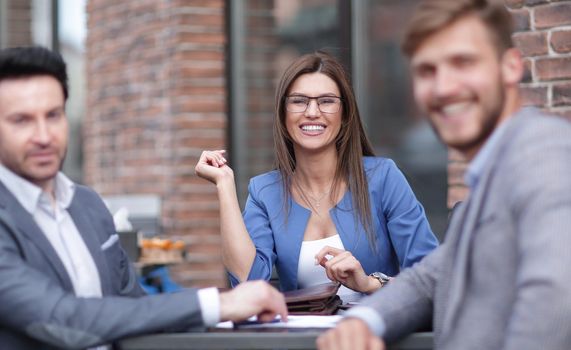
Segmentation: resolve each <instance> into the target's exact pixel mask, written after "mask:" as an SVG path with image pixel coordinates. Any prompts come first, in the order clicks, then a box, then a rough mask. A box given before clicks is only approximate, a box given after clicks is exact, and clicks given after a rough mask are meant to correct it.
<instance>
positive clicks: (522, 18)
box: [510, 8, 530, 32]
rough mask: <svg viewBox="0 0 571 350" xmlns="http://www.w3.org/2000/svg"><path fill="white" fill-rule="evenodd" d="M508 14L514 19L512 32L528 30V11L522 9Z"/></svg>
mask: <svg viewBox="0 0 571 350" xmlns="http://www.w3.org/2000/svg"><path fill="white" fill-rule="evenodd" d="M510 12H511V14H512V17H513V19H514V30H515V31H516V32H523V31H526V30H529V28H530V18H529V10H527V9H525V8H524V9H519V10H511V11H510Z"/></svg>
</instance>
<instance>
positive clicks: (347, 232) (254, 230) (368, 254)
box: [230, 157, 438, 291]
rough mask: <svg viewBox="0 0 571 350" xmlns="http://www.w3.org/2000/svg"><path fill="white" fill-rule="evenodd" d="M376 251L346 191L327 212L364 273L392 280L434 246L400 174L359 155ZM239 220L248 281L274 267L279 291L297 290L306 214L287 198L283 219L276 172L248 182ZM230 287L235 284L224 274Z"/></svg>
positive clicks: (389, 162)
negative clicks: (246, 245) (248, 247)
mask: <svg viewBox="0 0 571 350" xmlns="http://www.w3.org/2000/svg"><path fill="white" fill-rule="evenodd" d="M363 164H364V168H365V174H366V176H367V181H368V187H369V198H370V201H371V210H372V213H373V215H372V220H373V228H374V232H375V233H376V237H377V249H376V250H373V248H372V247H371V245H370V244H369V241H368V239H367V236H366V233H365V230H364V228H363V226H362V225H361V223H360V221H359V220H357V221H356V220H355V218H354V216H353V213H354V209H353V202H352V197H351V193H350V192H349V191H347V192H346V193H345V195H344V196H343V198H342V199H341V201H340V202H339V203H338V205H337V206H335V207H333V208H332V209H331V210H330V212H329V214H330V215H331V219H332V220H333V222H334V224H335V226H336V228H337V232H338V233H339V236H340V237H341V241H342V242H343V245H344V247H345V249H346V250H348V251H350V252H351V253H352V254H353V255H354V256H355V258H357V260H359V262H360V263H361V265H362V266H363V269H364V270H365V272H366V273H367V274H369V273H372V272H375V271H381V272H384V273H386V274H388V275H391V276H394V275H396V274H398V272H399V270H400V269H401V268H404V267H409V266H411V265H413V264H414V263H416V262H417V261H419V260H420V259H422V258H423V257H424V256H425V255H426V254H428V253H429V252H430V251H432V250H433V249H434V248H436V247H437V246H438V240H437V239H436V237H435V236H434V234H433V233H432V231H431V229H430V225H429V223H428V221H427V219H426V216H425V213H424V209H423V207H422V205H421V204H420V203H419V202H418V200H417V199H416V197H415V196H414V193H413V192H412V189H411V188H410V186H409V184H408V182H407V181H406V179H405V177H404V175H403V174H402V173H401V172H400V170H399V169H398V168H397V166H396V165H395V163H394V162H393V161H392V160H390V159H386V158H378V157H364V158H363ZM248 190H249V196H248V199H247V201H246V206H245V209H244V213H243V216H244V222H245V224H246V228H247V230H248V233H249V234H250V236H251V237H252V240H253V242H254V245H255V246H256V257H255V259H254V263H253V265H252V269H251V270H250V274H249V275H248V280H254V279H265V280H269V279H270V277H271V274H272V269H273V265H274V264H275V265H276V268H277V271H278V274H279V277H280V288H281V290H282V291H288V290H293V289H297V268H298V262H299V252H300V250H301V243H302V241H303V235H304V233H305V227H306V226H307V222H308V220H309V217H310V216H311V211H310V210H308V209H307V208H305V207H303V206H301V205H299V204H298V203H296V202H295V201H294V200H293V199H290V202H289V213H288V217H287V220H286V217H285V211H284V208H283V198H284V193H283V187H282V182H281V175H280V173H279V172H278V171H277V170H274V171H270V172H268V173H265V174H262V175H259V176H256V177H254V178H252V179H251V180H250V185H249V188H248ZM230 281H231V283H232V285H233V286H235V285H236V284H238V283H239V280H238V279H237V278H236V277H235V276H233V275H232V274H230Z"/></svg>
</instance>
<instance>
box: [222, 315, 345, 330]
mask: <svg viewBox="0 0 571 350" xmlns="http://www.w3.org/2000/svg"><path fill="white" fill-rule="evenodd" d="M342 318H343V316H340V315H329V316H312V315H303V316H297V315H290V316H288V318H287V322H281V321H280V318H279V317H277V318H276V319H275V320H273V321H271V322H266V323H258V322H256V317H250V318H249V319H248V323H239V324H238V328H241V329H243V328H333V327H335V325H336V324H337V322H339V321H341V319H342ZM216 328H226V329H232V328H234V323H233V322H232V321H226V322H220V323H218V324H217V325H216Z"/></svg>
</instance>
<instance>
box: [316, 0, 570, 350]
mask: <svg viewBox="0 0 571 350" xmlns="http://www.w3.org/2000/svg"><path fill="white" fill-rule="evenodd" d="M403 49H404V52H405V53H406V54H407V55H408V57H410V60H411V70H412V77H413V86H414V93H415V99H416V101H417V103H418V105H419V106H420V108H421V109H422V110H423V111H424V113H425V114H426V115H427V116H428V119H429V121H430V123H431V124H432V126H433V128H434V130H435V132H436V133H437V134H438V136H439V137H440V139H441V140H442V141H443V142H444V143H446V144H447V145H448V146H449V147H450V148H453V149H455V150H457V151H459V152H460V153H462V154H463V155H464V156H465V157H466V158H467V159H468V160H469V161H470V165H469V168H468V171H467V175H466V180H467V183H468V185H469V187H470V192H471V194H470V196H469V197H468V199H467V200H466V201H465V202H464V203H463V204H462V205H461V206H460V207H459V208H458V210H455V213H454V215H453V217H452V219H451V222H450V226H449V228H448V232H447V236H446V240H445V242H444V244H443V245H442V246H441V247H440V248H438V249H437V250H435V251H434V252H433V253H432V254H430V255H428V256H427V257H426V258H425V259H424V260H422V261H421V262H420V263H418V264H416V265H415V266H413V267H412V268H410V269H408V270H405V271H403V272H402V273H401V274H399V276H398V277H397V278H395V279H394V280H393V281H391V282H389V284H388V286H387V287H386V288H382V289H381V290H380V291H379V292H378V293H376V294H374V295H373V296H370V297H369V298H367V299H366V300H364V301H363V304H362V306H361V307H358V308H354V309H353V310H351V311H350V312H349V313H348V315H347V318H346V320H344V321H342V322H341V323H340V324H339V325H338V326H337V327H336V328H335V329H333V330H331V331H329V332H327V333H325V334H324V335H323V336H321V337H320V338H319V339H318V341H317V344H318V347H319V348H321V349H325V348H327V349H342V348H350V349H352V350H355V349H360V348H369V349H381V348H384V341H387V342H390V341H394V340H396V339H399V338H401V337H403V336H405V335H407V334H409V333H411V332H414V331H415V330H417V329H419V328H421V327H425V326H426V325H428V324H429V323H430V321H431V320H432V324H433V329H434V342H435V344H434V346H435V348H437V349H518V350H521V349H543V350H545V349H568V348H569V347H570V346H571V268H570V266H571V249H570V248H569V247H571V123H569V121H567V120H565V119H563V118H559V117H555V116H547V115H543V114H542V112H540V111H539V110H536V109H525V108H522V104H521V100H520V94H519V91H518V89H519V82H520V80H521V77H522V75H523V70H524V69H523V63H522V59H521V57H520V53H519V52H518V51H517V50H516V49H515V48H514V47H513V44H512V41H511V16H510V14H509V13H508V11H507V10H506V9H505V7H504V5H503V1H491V0H488V1H486V0H427V1H424V2H422V3H421V4H420V6H419V7H418V8H417V10H416V12H415V13H414V15H413V18H412V21H411V23H410V25H409V28H408V31H407V35H406V37H405V42H404V45H403Z"/></svg>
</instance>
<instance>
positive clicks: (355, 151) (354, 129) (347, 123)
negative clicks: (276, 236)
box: [273, 51, 375, 247]
mask: <svg viewBox="0 0 571 350" xmlns="http://www.w3.org/2000/svg"><path fill="white" fill-rule="evenodd" d="M316 72H319V73H322V74H325V75H326V76H328V77H329V78H331V79H332V80H333V81H334V82H335V83H336V84H337V87H338V88H339V92H340V94H341V100H342V106H343V111H342V112H343V114H342V116H341V128H340V130H339V134H338V135H337V137H336V139H335V145H336V147H337V153H338V156H339V158H338V161H337V166H336V170H335V175H334V179H333V185H332V189H331V192H330V196H331V198H334V197H335V196H336V194H338V190H339V186H340V185H341V182H342V181H345V182H346V183H347V188H348V190H349V191H350V192H351V195H352V197H353V207H354V208H355V211H354V215H355V219H356V221H357V220H358V219H360V221H361V224H362V225H363V227H364V229H365V232H366V233H367V236H368V238H369V241H370V243H371V245H372V246H373V247H374V246H375V235H374V232H373V229H372V219H371V205H370V202H369V192H368V185H367V177H366V176H365V170H364V167H363V156H373V155H374V153H373V147H372V146H371V143H370V142H369V140H368V139H367V135H366V134H365V131H364V129H363V124H362V122H361V118H360V116H359V109H358V108H357V101H356V100H355V96H354V94H353V89H352V87H351V83H350V82H349V78H348V76H347V73H346V72H345V69H343V66H342V65H341V63H340V62H339V61H338V60H337V59H336V58H335V57H333V56H331V55H330V54H328V53H326V52H323V51H317V52H315V53H311V54H307V55H304V56H301V57H300V58H298V59H297V60H295V61H294V62H293V63H292V64H291V65H290V66H289V67H288V68H287V69H286V71H285V72H284V74H283V76H282V78H281V80H280V82H279V84H278V88H277V90H276V112H275V120H274V131H273V133H274V148H275V152H276V168H277V169H278V170H279V171H280V174H281V177H282V182H283V185H284V194H285V196H284V208H285V210H286V212H287V209H288V203H289V198H290V197H291V186H292V177H293V174H294V171H295V167H296V160H295V154H294V151H293V143H292V140H291V137H290V135H289V133H288V131H287V127H286V123H285V117H286V110H285V97H286V96H287V94H288V93H289V89H290V87H291V85H292V84H293V82H295V80H296V79H297V78H298V77H299V76H301V75H303V74H308V73H316ZM299 192H300V193H301V196H302V197H303V196H304V191H301V190H300V191H299ZM307 202H309V201H307ZM286 217H287V215H286Z"/></svg>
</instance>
